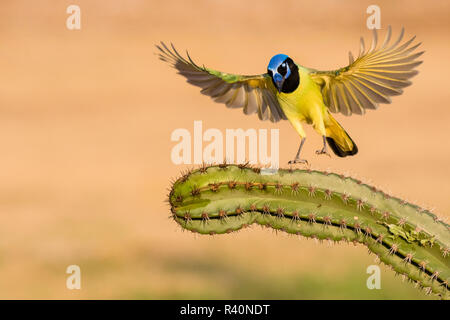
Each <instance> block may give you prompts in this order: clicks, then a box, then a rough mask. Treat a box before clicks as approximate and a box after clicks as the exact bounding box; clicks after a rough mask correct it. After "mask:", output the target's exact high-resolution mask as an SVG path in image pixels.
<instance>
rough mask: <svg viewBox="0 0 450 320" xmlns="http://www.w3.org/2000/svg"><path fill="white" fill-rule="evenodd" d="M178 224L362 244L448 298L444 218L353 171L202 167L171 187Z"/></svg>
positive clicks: (449, 239) (448, 241)
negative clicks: (256, 228)
mask: <svg viewBox="0 0 450 320" xmlns="http://www.w3.org/2000/svg"><path fill="white" fill-rule="evenodd" d="M169 203H170V205H171V211H172V214H173V218H174V219H175V221H176V222H178V223H179V224H180V225H181V226H182V227H183V228H185V229H187V230H190V231H193V232H198V233H201V234H223V233H229V232H233V231H237V230H239V229H241V228H244V227H247V226H249V225H251V224H255V223H256V224H260V225H263V226H268V227H272V228H274V229H277V230H281V231H285V232H287V233H291V234H297V235H302V236H306V237H311V238H316V239H319V240H330V241H352V242H355V243H363V244H365V245H366V246H367V247H368V249H369V250H370V251H371V252H373V253H375V254H376V255H377V256H378V258H379V259H380V261H382V262H384V263H386V264H387V265H389V266H391V267H392V268H393V269H394V270H395V271H396V272H397V273H400V274H402V275H404V276H405V277H407V278H409V279H410V280H412V281H414V282H415V283H416V284H418V285H419V286H420V287H421V288H424V289H425V291H426V292H427V293H432V292H433V293H435V294H438V295H440V296H441V297H442V298H444V299H448V298H449V297H450V293H449V289H448V280H449V278H450V261H449V260H450V259H449V248H450V232H449V225H447V224H446V223H444V222H442V221H440V220H439V219H438V218H437V217H436V216H435V215H433V214H432V213H431V212H429V211H427V210H423V209H421V208H419V207H418V206H415V205H413V204H410V203H407V202H405V201H403V200H401V199H398V198H395V197H391V196H389V195H387V194H385V193H383V192H382V191H380V190H377V189H376V188H374V187H372V186H369V185H366V184H363V183H362V182H361V181H358V180H355V179H353V178H349V177H344V176H342V175H337V174H334V173H326V172H320V171H312V170H279V171H278V173H277V174H274V175H261V174H260V170H259V169H258V168H250V167H248V166H246V165H226V164H223V165H218V166H208V167H207V166H203V167H201V168H199V169H197V170H195V171H192V172H188V173H186V174H184V175H183V176H182V177H181V178H180V179H178V180H177V181H176V182H175V183H174V184H173V186H172V189H171V192H170V194H169Z"/></svg>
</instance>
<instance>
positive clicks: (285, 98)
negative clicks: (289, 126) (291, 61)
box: [277, 66, 326, 123]
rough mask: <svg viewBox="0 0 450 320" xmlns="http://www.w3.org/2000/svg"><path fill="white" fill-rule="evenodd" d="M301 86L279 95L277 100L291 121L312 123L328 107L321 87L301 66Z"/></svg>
mask: <svg viewBox="0 0 450 320" xmlns="http://www.w3.org/2000/svg"><path fill="white" fill-rule="evenodd" d="M299 73H300V85H299V86H298V88H297V89H296V90H295V91H294V92H291V93H283V92H282V93H278V94H277V98H278V102H279V103H280V106H281V108H282V109H283V111H284V113H285V114H286V116H287V117H288V119H289V120H291V119H298V120H301V121H306V122H308V123H311V122H312V121H313V117H314V115H315V114H317V112H318V111H319V110H320V112H322V110H324V108H326V106H325V105H324V103H323V98H322V93H321V91H320V88H319V86H318V85H317V84H316V83H315V82H314V81H313V80H312V79H311V77H310V76H309V73H308V70H307V69H305V68H303V67H301V66H299Z"/></svg>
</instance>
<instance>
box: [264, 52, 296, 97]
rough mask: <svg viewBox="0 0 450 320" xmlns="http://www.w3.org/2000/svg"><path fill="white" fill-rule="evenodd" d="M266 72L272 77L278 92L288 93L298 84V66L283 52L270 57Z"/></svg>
mask: <svg viewBox="0 0 450 320" xmlns="http://www.w3.org/2000/svg"><path fill="white" fill-rule="evenodd" d="M267 73H268V74H269V75H270V77H271V78H272V81H273V84H274V85H275V87H276V88H277V90H278V92H284V93H290V92H293V91H294V90H295V89H297V87H298V85H299V84H300V76H299V73H298V67H297V65H296V64H295V63H294V61H292V59H291V58H289V57H288V56H287V55H285V54H277V55H274V56H273V57H272V59H270V61H269V65H268V66H267Z"/></svg>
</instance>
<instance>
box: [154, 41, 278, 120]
mask: <svg viewBox="0 0 450 320" xmlns="http://www.w3.org/2000/svg"><path fill="white" fill-rule="evenodd" d="M156 47H157V48H158V49H159V51H160V52H159V58H160V59H161V60H163V61H165V62H168V63H170V64H171V65H172V66H173V67H174V68H175V69H177V70H178V73H179V74H181V75H182V76H184V77H185V78H187V81H188V82H189V83H191V84H193V85H195V86H198V87H200V88H202V90H201V93H203V94H205V95H207V96H210V97H211V98H213V99H214V100H215V101H216V102H221V103H225V105H226V106H227V107H228V108H243V111H244V113H245V114H252V113H258V117H259V119H261V120H267V119H270V120H271V121H272V122H277V121H279V120H281V119H287V118H286V115H285V114H284V112H283V110H282V109H281V107H280V104H279V103H278V99H277V96H276V88H275V87H274V85H273V83H272V79H271V78H270V76H269V75H268V74H261V75H254V76H242V75H235V74H229V73H224V72H220V71H216V70H212V69H209V68H206V67H205V66H203V67H200V66H198V65H197V64H195V63H194V62H193V61H192V59H191V57H190V56H189V53H187V59H188V60H186V59H185V58H183V57H182V56H181V55H180V54H179V53H178V52H177V50H176V49H175V47H174V46H173V45H171V47H172V49H169V48H168V47H167V46H166V45H165V44H164V43H163V42H161V45H160V46H159V45H157V46H156Z"/></svg>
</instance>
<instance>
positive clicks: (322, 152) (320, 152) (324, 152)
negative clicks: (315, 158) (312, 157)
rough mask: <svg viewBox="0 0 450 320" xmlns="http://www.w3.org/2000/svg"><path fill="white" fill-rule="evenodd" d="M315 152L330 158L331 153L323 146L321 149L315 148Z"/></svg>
mask: <svg viewBox="0 0 450 320" xmlns="http://www.w3.org/2000/svg"><path fill="white" fill-rule="evenodd" d="M316 154H325V155H327V156H329V157H330V158H331V154H329V153H328V151H327V149H325V148H323V149H322V150H316Z"/></svg>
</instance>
